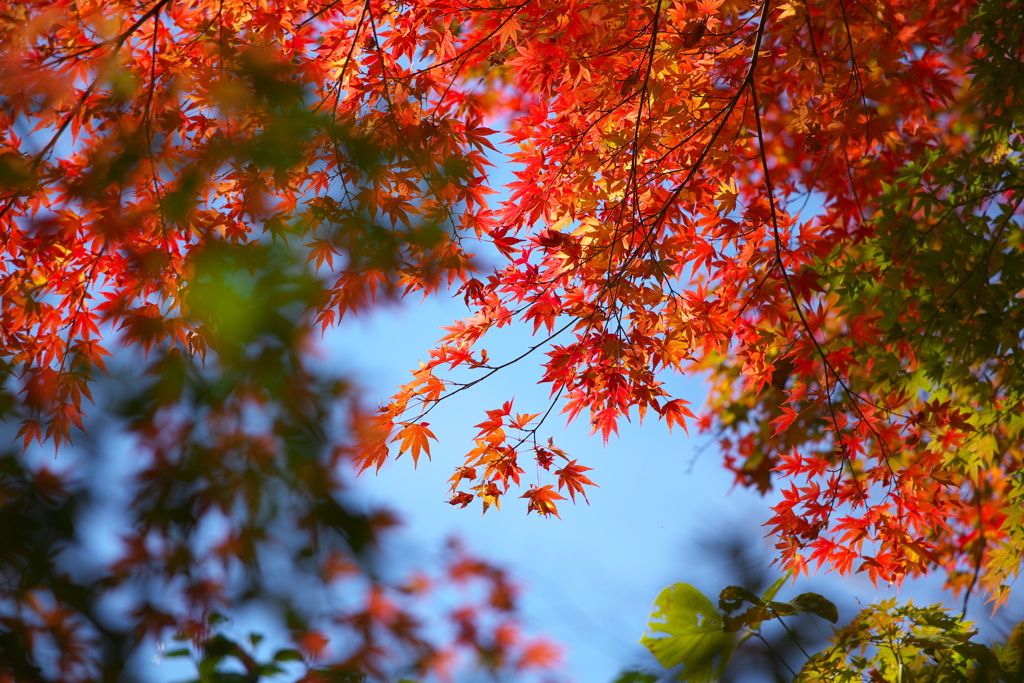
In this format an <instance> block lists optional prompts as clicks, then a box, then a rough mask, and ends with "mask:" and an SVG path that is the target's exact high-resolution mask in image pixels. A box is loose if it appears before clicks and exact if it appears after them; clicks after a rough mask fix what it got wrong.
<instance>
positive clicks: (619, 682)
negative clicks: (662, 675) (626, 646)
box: [613, 671, 658, 683]
mask: <svg viewBox="0 0 1024 683" xmlns="http://www.w3.org/2000/svg"><path fill="white" fill-rule="evenodd" d="M657 680H658V677H657V676H656V675H655V674H649V673H646V672H643V671H623V672H622V673H621V674H619V677H618V678H616V679H615V681H613V683H656V682H657Z"/></svg>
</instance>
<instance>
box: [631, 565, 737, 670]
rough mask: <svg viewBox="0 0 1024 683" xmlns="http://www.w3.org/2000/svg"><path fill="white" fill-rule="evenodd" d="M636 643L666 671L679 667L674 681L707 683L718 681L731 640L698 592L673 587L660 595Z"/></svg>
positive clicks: (682, 586) (687, 587)
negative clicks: (651, 655)
mask: <svg viewBox="0 0 1024 683" xmlns="http://www.w3.org/2000/svg"><path fill="white" fill-rule="evenodd" d="M647 627H648V629H649V633H648V634H645V635H644V637H643V638H641V640H640V642H641V643H642V644H643V646H644V647H646V648H647V649H648V650H650V651H651V654H653V655H654V657H655V658H656V659H657V660H658V661H659V662H660V663H661V665H662V666H664V667H665V668H667V669H671V668H674V667H676V666H679V665H680V664H682V665H683V669H682V671H680V672H679V673H678V674H677V675H676V678H677V679H679V680H680V681H686V682H687V683H711V681H715V680H717V679H719V678H721V676H722V674H723V673H724V671H725V667H726V664H728V662H729V656H730V655H731V654H732V650H733V642H734V636H733V634H731V633H726V632H725V631H724V630H723V623H722V615H721V614H720V613H719V611H718V610H717V609H715V606H714V605H713V604H712V603H711V601H710V600H708V599H707V598H706V597H705V596H704V595H703V594H702V593H701V592H700V591H698V590H697V589H696V588H694V587H693V586H691V585H689V584H686V583H677V584H673V585H671V586H669V587H668V588H666V589H665V590H663V591H661V593H660V594H659V595H658V599H657V600H655V603H654V612H652V613H651V618H650V621H648V623H647Z"/></svg>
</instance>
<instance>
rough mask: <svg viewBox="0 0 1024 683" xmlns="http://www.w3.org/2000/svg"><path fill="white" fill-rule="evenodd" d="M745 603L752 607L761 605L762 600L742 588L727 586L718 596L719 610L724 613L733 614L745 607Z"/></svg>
mask: <svg viewBox="0 0 1024 683" xmlns="http://www.w3.org/2000/svg"><path fill="white" fill-rule="evenodd" d="M744 602H749V603H750V604H752V605H760V604H761V599H760V598H758V597H757V596H756V595H754V594H753V593H751V592H750V591H748V590H747V589H746V588H742V587H741V586H726V587H725V589H724V590H722V592H721V593H719V594H718V609H720V610H722V611H723V612H732V611H734V610H737V609H739V608H740V607H742V606H743V603H744Z"/></svg>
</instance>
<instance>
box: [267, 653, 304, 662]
mask: <svg viewBox="0 0 1024 683" xmlns="http://www.w3.org/2000/svg"><path fill="white" fill-rule="evenodd" d="M274 661H275V662H301V661H302V653H301V652H299V651H298V650H278V651H277V654H275V655H274Z"/></svg>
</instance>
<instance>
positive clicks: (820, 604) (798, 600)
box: [789, 593, 839, 624]
mask: <svg viewBox="0 0 1024 683" xmlns="http://www.w3.org/2000/svg"><path fill="white" fill-rule="evenodd" d="M789 604H790V605H792V606H793V607H795V608H796V609H797V610H798V611H800V612H807V613H809V614H814V615H816V616H819V617H821V618H822V619H825V620H826V621H830V622H832V623H833V624H834V623H836V622H837V621H839V610H838V609H836V606H835V605H834V604H833V603H832V601H831V600H829V599H828V598H826V597H824V596H822V595H818V594H817V593H801V594H800V595H798V596H796V597H795V598H793V599H792V600H790V601H789Z"/></svg>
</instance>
